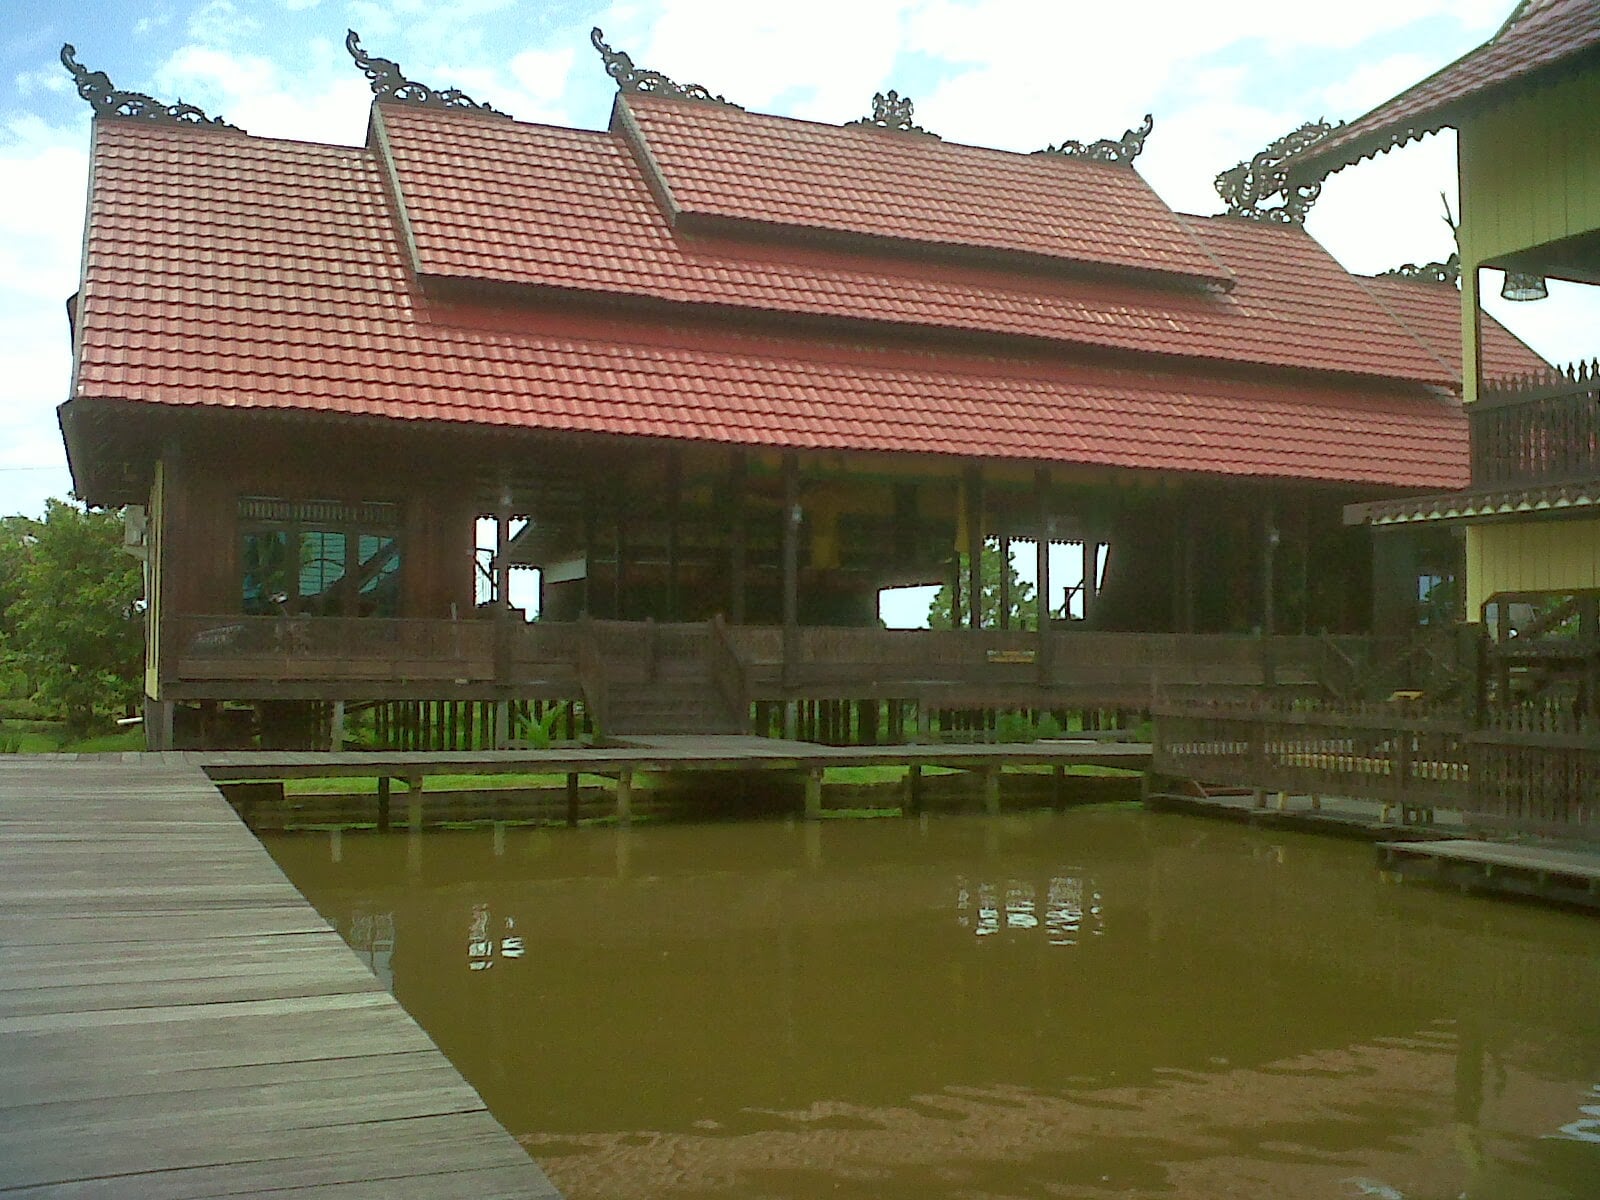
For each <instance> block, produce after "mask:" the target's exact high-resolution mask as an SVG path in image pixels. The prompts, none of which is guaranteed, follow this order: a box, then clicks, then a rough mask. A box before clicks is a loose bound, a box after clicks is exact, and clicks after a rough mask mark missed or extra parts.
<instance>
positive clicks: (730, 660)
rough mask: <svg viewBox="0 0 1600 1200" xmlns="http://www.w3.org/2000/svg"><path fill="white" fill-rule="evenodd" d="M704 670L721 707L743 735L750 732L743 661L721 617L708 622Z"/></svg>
mask: <svg viewBox="0 0 1600 1200" xmlns="http://www.w3.org/2000/svg"><path fill="white" fill-rule="evenodd" d="M706 657H707V666H708V668H709V670H710V672H711V678H712V680H713V681H714V682H715V683H716V685H717V694H718V695H719V696H720V697H721V698H722V703H723V707H724V708H726V709H727V710H728V712H730V713H732V714H735V715H736V716H737V718H738V722H739V728H740V730H741V731H742V732H749V725H750V681H749V678H748V674H747V672H746V671H745V665H744V660H743V659H741V658H740V657H739V651H738V649H737V647H735V646H734V644H733V639H732V638H730V637H729V636H728V626H727V623H726V622H724V621H723V619H722V616H721V614H720V613H719V614H718V615H717V616H715V617H713V618H712V619H711V638H710V641H709V643H708V645H707V648H706Z"/></svg>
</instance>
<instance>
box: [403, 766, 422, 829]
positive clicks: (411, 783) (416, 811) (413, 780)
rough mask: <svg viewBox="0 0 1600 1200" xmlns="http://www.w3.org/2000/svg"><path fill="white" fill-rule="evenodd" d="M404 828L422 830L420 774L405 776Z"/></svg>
mask: <svg viewBox="0 0 1600 1200" xmlns="http://www.w3.org/2000/svg"><path fill="white" fill-rule="evenodd" d="M406 828H407V829H409V830H411V832H412V833H421V832H422V776H421V775H407V776H406Z"/></svg>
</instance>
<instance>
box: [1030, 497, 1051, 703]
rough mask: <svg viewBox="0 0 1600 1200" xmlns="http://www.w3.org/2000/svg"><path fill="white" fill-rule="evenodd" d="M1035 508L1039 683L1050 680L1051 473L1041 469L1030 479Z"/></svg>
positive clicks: (1035, 656) (1036, 663) (1037, 664)
mask: <svg viewBox="0 0 1600 1200" xmlns="http://www.w3.org/2000/svg"><path fill="white" fill-rule="evenodd" d="M1033 493H1034V507H1035V509H1036V510H1037V516H1038V521H1039V540H1038V542H1037V543H1036V545H1035V550H1034V552H1035V559H1034V570H1035V571H1036V572H1037V574H1038V588H1039V649H1038V652H1037V653H1036V654H1035V655H1034V662H1035V666H1036V667H1037V669H1038V672H1039V683H1040V685H1041V686H1044V685H1046V684H1048V683H1049V681H1050V471H1049V469H1048V468H1045V467H1041V468H1040V469H1039V470H1038V471H1036V472H1034V476H1033Z"/></svg>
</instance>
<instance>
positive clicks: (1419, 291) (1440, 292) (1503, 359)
mask: <svg viewBox="0 0 1600 1200" xmlns="http://www.w3.org/2000/svg"><path fill="white" fill-rule="evenodd" d="M1361 283H1362V284H1363V285H1364V286H1365V287H1366V289H1367V290H1368V291H1369V292H1371V293H1372V294H1373V295H1374V296H1376V297H1377V298H1378V301H1379V303H1381V304H1383V306H1384V307H1385V308H1387V309H1388V310H1389V311H1390V312H1392V313H1394V314H1395V316H1396V317H1398V318H1399V319H1400V320H1401V321H1402V322H1403V323H1404V324H1405V326H1406V328H1407V329H1409V330H1411V331H1412V332H1413V333H1415V334H1416V335H1417V337H1419V338H1420V339H1421V340H1422V341H1423V343H1424V344H1425V345H1427V346H1429V347H1430V348H1431V349H1432V350H1433V352H1434V353H1435V354H1437V355H1439V356H1440V357H1441V358H1442V357H1444V356H1445V355H1447V354H1449V355H1454V356H1456V357H1457V358H1460V357H1461V293H1460V292H1459V291H1457V290H1456V287H1455V285H1454V284H1449V283H1434V282H1431V281H1429V280H1426V279H1406V278H1401V277H1396V276H1393V275H1389V276H1363V277H1362V278H1361ZM1480 340H1481V343H1482V344H1481V346H1480V350H1481V353H1482V355H1483V373H1484V377H1485V378H1486V379H1504V378H1507V377H1512V376H1519V375H1530V374H1541V373H1543V372H1544V371H1547V370H1548V369H1549V367H1550V364H1549V363H1547V362H1546V361H1545V360H1544V359H1543V358H1541V357H1539V355H1538V354H1537V353H1536V352H1535V351H1534V350H1533V349H1532V348H1531V347H1529V346H1528V345H1527V343H1525V342H1524V341H1522V340H1521V339H1520V338H1519V337H1517V335H1516V334H1514V333H1512V332H1511V331H1510V330H1509V329H1507V328H1506V327H1505V326H1504V325H1502V324H1500V322H1499V321H1496V320H1495V319H1494V318H1493V317H1491V316H1490V315H1489V314H1488V313H1484V314H1483V334H1482V337H1481V339H1480Z"/></svg>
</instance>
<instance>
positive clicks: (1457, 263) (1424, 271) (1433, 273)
mask: <svg viewBox="0 0 1600 1200" xmlns="http://www.w3.org/2000/svg"><path fill="white" fill-rule="evenodd" d="M1378 278H1379V279H1425V280H1427V281H1428V282H1429V283H1459V282H1460V281H1461V255H1459V254H1452V255H1451V256H1450V257H1449V258H1447V259H1445V260H1444V261H1443V262H1431V263H1423V264H1422V265H1421V266H1418V265H1417V264H1416V263H1403V264H1401V265H1400V266H1398V267H1391V268H1390V269H1389V270H1387V271H1379V272H1378Z"/></svg>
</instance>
